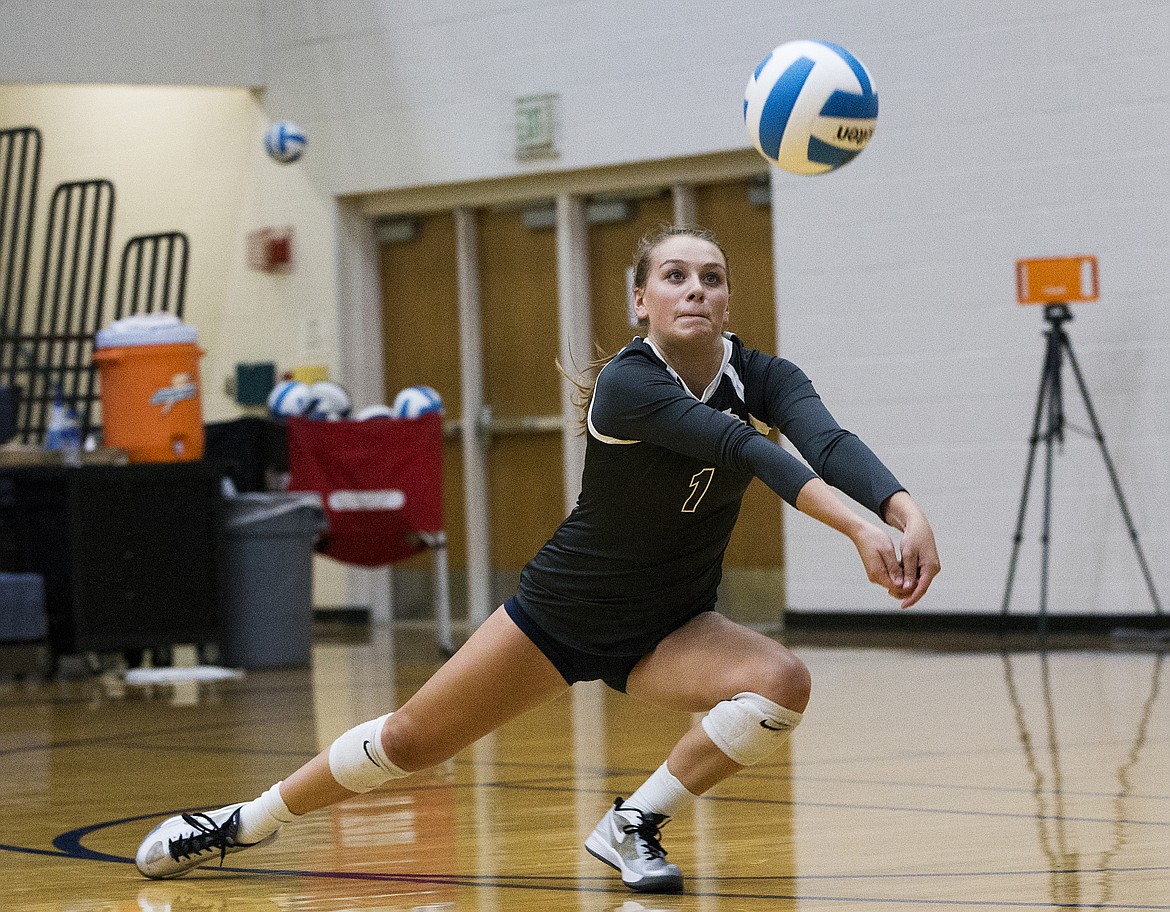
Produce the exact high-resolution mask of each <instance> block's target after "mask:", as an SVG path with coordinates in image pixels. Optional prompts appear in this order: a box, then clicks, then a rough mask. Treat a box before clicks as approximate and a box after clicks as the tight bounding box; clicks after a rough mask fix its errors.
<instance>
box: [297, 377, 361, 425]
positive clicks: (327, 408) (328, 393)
mask: <svg viewBox="0 0 1170 912" xmlns="http://www.w3.org/2000/svg"><path fill="white" fill-rule="evenodd" d="M351 407H352V403H351V402H350V398H349V393H347V392H346V391H345V387H343V386H342V385H341V384H339V383H334V382H333V381H332V380H319V381H318V382H317V383H314V384H313V385H312V386H310V387H309V401H308V405H307V408H306V411H305V414H306V417H309V418H315V419H317V420H318V421H336V420H337V419H339V418H345V417H347V416H348V415H349V410H350V408H351Z"/></svg>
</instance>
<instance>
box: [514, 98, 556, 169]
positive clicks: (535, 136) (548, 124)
mask: <svg viewBox="0 0 1170 912" xmlns="http://www.w3.org/2000/svg"><path fill="white" fill-rule="evenodd" d="M559 101H560V96H559V95H528V96H525V97H524V98H517V99H516V157H517V158H518V159H530V158H556V157H557V156H558V155H560V151H559V150H558V149H557V105H558V103H559Z"/></svg>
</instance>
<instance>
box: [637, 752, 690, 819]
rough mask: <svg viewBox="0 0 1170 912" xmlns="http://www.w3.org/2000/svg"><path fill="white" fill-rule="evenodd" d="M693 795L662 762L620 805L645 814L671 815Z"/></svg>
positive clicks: (680, 808)
mask: <svg viewBox="0 0 1170 912" xmlns="http://www.w3.org/2000/svg"><path fill="white" fill-rule="evenodd" d="M695 797H696V796H695V795H692V794H691V793H690V792H688V791H687V789H686V786H684V785H683V784H682V783H681V782H679V781H678V780H677V779H676V778H675V777H674V774H673V773H671V771H670V770H669V769H667V768H666V764H665V763H663V764H662V766H660V767H658V769H656V770H655V771H654V772H653V773H651V775H650V778H649V779H647V780H646V781H645V782H643V783H642V784H641V785H640V786H638V790H637V791H636V792H634V794H632V795H631V796H630V797H629V798H627V799H626V800H625V801H623V802H622V805H623V806H628V807H632V808H637V809H638V810H639V811H645V812H646V813H647V814H665V815H666V816H667V817H673V816H674V815H675V814H676V813H678V811H680V810H682V808H683V807H685V806H686V805H687V803H688V802H690V801H693V800H694V799H695Z"/></svg>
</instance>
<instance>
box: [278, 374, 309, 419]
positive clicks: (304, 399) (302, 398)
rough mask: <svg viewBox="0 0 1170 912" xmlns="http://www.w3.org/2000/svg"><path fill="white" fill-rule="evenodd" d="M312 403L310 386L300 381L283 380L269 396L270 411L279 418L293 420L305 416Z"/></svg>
mask: <svg viewBox="0 0 1170 912" xmlns="http://www.w3.org/2000/svg"><path fill="white" fill-rule="evenodd" d="M311 402H312V396H311V395H310V393H309V384H307V383H302V382H301V381H300V380H282V381H281V382H280V383H278V384H276V386H274V387H273V388H272V392H271V393H269V394H268V411H269V412H271V413H272V414H273V415H275V416H276V417H278V418H291V417H294V416H300V415H304V414H305V412H307V411H308V410H309V405H310V403H311Z"/></svg>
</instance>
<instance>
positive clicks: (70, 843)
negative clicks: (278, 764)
mask: <svg viewBox="0 0 1170 912" xmlns="http://www.w3.org/2000/svg"><path fill="white" fill-rule="evenodd" d="M170 813H172V812H171V811H163V812H159V813H156V814H146V815H140V816H137V817H128V818H123V819H121V820H114V821H105V822H102V823H97V824H91V825H89V826H85V827H79V828H77V829H75V830H70V831H68V832H66V833H62V834H61V835H60V836H58V837H57V838H56V839H54V840H53V845H54V848H55V849H56V850H57V851H55V852H49V851H46V850H43V849H33V848H26V847H19V846H8V845H3V844H0V850H9V851H18V852H30V853H33V854H39V855H57V856H59V857H63V858H68V859H73V860H78V861H100V862H109V863H116V864H132V863H133V859H131V858H127V857H123V856H118V855H110V854H108V853H105V852H98V851H96V850H93V849H89V848H86V847H85V846H83V845H82V840H83V839H84V838H85V837H86V836H87V835H89V834H91V833H93V832H96V831H98V830H101V829H105V828H108V827H112V826H116V825H121V824H128V823H135V822H138V821H141V820H145V819H150V818H154V817H159V816H166V815H168V814H170ZM1149 870H1166V869H1164V868H1152V869H1150V868H1137V869H1131V868H1122V869H1108V868H1106V869H1089V870H1086V871H1084V872H1080V871H1059V872H1058V871H1036V872H1023V873H1025V874H1035V875H1036V876H1051V875H1052V874H1058V873H1059V874H1072V873H1108V872H1115V873H1124V872H1134V871H1139V872H1144V871H1149ZM204 871H205V872H206V873H209V874H215V873H219V872H222V873H224V874H253V875H257V876H268V877H302V878H303V877H312V878H322V879H331V880H351V881H372V882H388V883H405V884H412V885H417V884H432V885H435V886H447V887H452V886H454V887H471V888H479V889H502V890H540V891H546V892H561V893H582V892H585V893H615V894H618V895H622V896H629V895H630V894H629V891H628V890H626V889H625V888H624V887H619V886H617V885H616V884H615V883H613V878H612V876H607V877H606V878H605V880H606V883H605V884H604V885H599V886H597V887H588V886H582V884H581V879H580V878H578V877H575V876H565V877H557V876H555V875H515V874H514V875H459V874H380V873H377V872H360V871H312V870H302V869H283V868H271V869H270V868H239V867H223V868H211V869H206V868H205V869H204ZM988 873H990V874H992V875H996V874H998V873H999V872H988ZM1003 873H1004V874H1005V875H1006V874H1013V873H1014V874H1016V875H1017V876H1019V874H1020V872H1003ZM875 876H877V877H891V876H902V877H906V878H912V879H921V878H923V877H938V876H954V877H963V876H965V877H971V876H980V875H979V874H978V873H977V872H976V873H972V872H955V873H953V874H949V875H948V874H946V873H943V872H928V873H925V874H905V875H864V874H859V875H808V874H798V875H790V876H786V875H773V876H771V877H735V876H728V877H703V878H696V879H697V880H699V881H700V882H701V883H710V882H712V881H715V882H725V883H733V882H753V883H758V882H760V881H764V880H784V879H792V880H801V879H812V878H816V879H818V880H826V879H833V880H844V879H865V878H873V877H875ZM984 876H986V875H984ZM587 879H588V880H600V879H601V878H597V877H591V878H587ZM185 885H187V886H192V885H193V884H192V882H190V881H187V882H185ZM684 895H685V896H687V897H709V898H716V899H730V900H745V899H760V900H767V901H772V902H775V901H785V900H791V901H805V902H838V903H841V902H845V903H872V904H887V905H893V904H895V903H896V904H900V905H906V906H915V907H930V906H945V907H950V908H954V907H960V908H979V909H993V908H1013V909H1063V908H1083V904H1080V903H1076V904H1074V903H1061V902H1052V901H1049V900H1037V901H1027V900H980V899H971V900H966V899H929V898H923V897H881V896H821V895H810V894H801V893H777V892H773V893H766V892H753V893H743V892H734V891H728V890H698V891H689V892H687V893H685V894H684ZM1094 908H1097V909H1116V910H1133V912H1139V910H1150V912H1155V910H1170V906H1167V905H1150V904H1134V903H1097V904H1095V905H1094Z"/></svg>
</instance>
